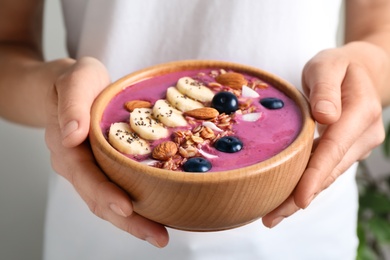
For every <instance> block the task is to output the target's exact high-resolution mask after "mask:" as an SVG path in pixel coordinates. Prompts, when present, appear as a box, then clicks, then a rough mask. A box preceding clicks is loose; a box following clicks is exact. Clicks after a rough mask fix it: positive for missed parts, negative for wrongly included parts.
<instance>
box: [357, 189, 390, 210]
mask: <svg viewBox="0 0 390 260" xmlns="http://www.w3.org/2000/svg"><path fill="white" fill-rule="evenodd" d="M359 205H360V207H361V208H362V209H371V210H372V211H373V212H374V214H386V213H388V212H390V199H389V198H388V197H387V196H386V195H385V194H382V193H379V192H378V191H377V190H371V189H370V190H369V191H367V192H366V193H365V194H364V196H361V197H360V199H359Z"/></svg>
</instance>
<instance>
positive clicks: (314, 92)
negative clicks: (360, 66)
mask: <svg viewBox="0 0 390 260" xmlns="http://www.w3.org/2000/svg"><path fill="white" fill-rule="evenodd" d="M347 67H348V65H347V64H346V62H345V61H344V60H342V59H339V58H338V57H335V55H333V53H329V52H323V53H320V54H318V55H317V56H315V57H314V58H313V59H312V60H310V61H309V62H308V63H307V64H306V66H305V68H304V70H303V73H302V84H303V88H304V91H305V93H306V95H308V98H309V101H310V104H311V109H312V114H313V117H314V118H315V120H316V121H317V122H319V123H321V124H332V123H335V122H336V121H337V120H338V119H339V118H340V116H341V86H342V83H343V80H344V78H345V74H346V70H347Z"/></svg>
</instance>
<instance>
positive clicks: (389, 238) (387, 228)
mask: <svg viewBox="0 0 390 260" xmlns="http://www.w3.org/2000/svg"><path fill="white" fill-rule="evenodd" d="M368 224H369V228H370V230H371V231H372V233H373V234H374V236H375V238H376V239H377V241H378V242H379V243H380V244H388V243H390V223H389V222H388V220H387V219H384V218H379V217H374V218H372V219H370V220H369V223H368Z"/></svg>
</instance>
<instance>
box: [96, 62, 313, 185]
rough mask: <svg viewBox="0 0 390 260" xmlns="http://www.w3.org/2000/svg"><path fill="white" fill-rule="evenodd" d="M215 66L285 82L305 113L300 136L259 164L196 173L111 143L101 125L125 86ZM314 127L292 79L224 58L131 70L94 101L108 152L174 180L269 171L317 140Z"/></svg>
mask: <svg viewBox="0 0 390 260" xmlns="http://www.w3.org/2000/svg"><path fill="white" fill-rule="evenodd" d="M213 68H214V69H231V70H233V71H235V72H242V73H247V74H250V75H253V76H255V77H259V78H260V79H262V80H264V81H266V82H267V83H269V84H271V85H272V86H274V87H276V88H278V89H280V88H281V86H283V87H284V89H283V92H284V93H285V94H286V95H287V96H289V97H290V98H292V99H293V100H294V102H295V103H296V104H297V105H298V107H299V109H300V111H301V113H302V128H301V131H300V132H299V134H298V136H297V137H296V138H295V139H294V141H293V142H292V143H291V144H290V145H288V146H287V147H286V148H285V149H284V150H282V151H281V152H279V153H278V154H276V155H274V156H272V157H270V158H268V159H266V160H264V161H261V162H259V163H256V164H252V165H249V166H245V167H242V168H238V169H231V170H226V171H211V172H205V173H194V172H181V171H172V170H166V169H160V168H156V167H151V166H148V165H146V164H142V163H140V162H137V161H135V160H133V159H131V158H128V157H127V156H126V155H124V154H122V153H120V152H119V151H117V150H116V149H115V148H114V147H112V146H111V145H110V144H109V142H108V140H107V139H106V138H105V137H104V135H103V132H102V131H101V126H100V121H101V117H102V115H103V112H104V109H105V107H106V106H107V104H108V103H109V102H110V100H111V99H112V98H113V97H114V96H115V95H117V94H118V93H119V92H120V91H121V90H123V89H125V88H127V87H130V86H131V85H134V84H136V83H138V82H141V81H143V80H146V79H148V78H151V77H154V76H158V75H163V74H167V73H172V72H177V71H184V70H196V69H213ZM286 90H287V91H286ZM107 97H109V98H107ZM314 128H315V122H314V120H313V118H312V116H311V109H310V106H309V103H308V100H307V98H306V97H305V96H304V95H303V94H302V93H301V91H300V90H299V89H297V88H296V87H295V86H293V85H292V84H291V83H290V82H288V81H286V80H284V79H282V78H280V77H278V76H276V75H274V74H272V73H270V72H268V71H265V70H263V69H260V68H256V67H253V66H249V65H244V64H240V63H235V62H229V61H222V60H180V61H171V62H166V63H160V64H157V65H154V66H149V67H146V68H144V69H141V70H138V71H135V72H133V73H130V74H127V75H126V76H124V77H122V78H120V79H118V80H117V81H115V82H113V83H111V84H110V85H109V86H107V87H106V88H105V89H104V90H103V91H102V92H101V93H100V94H99V95H98V97H97V98H96V99H95V101H94V103H93V105H92V108H91V123H90V135H93V137H94V138H95V139H96V141H97V142H98V144H99V146H100V148H101V150H102V151H103V152H104V153H105V155H106V156H108V157H109V158H111V159H113V160H115V161H120V163H121V164H123V166H124V167H129V168H132V169H134V170H136V171H138V172H142V173H143V174H147V175H149V176H150V177H157V178H160V179H161V178H163V179H170V180H172V181H175V180H177V181H180V182H183V181H185V182H205V181H207V182H222V181H232V180H235V179H239V178H241V177H242V175H243V174H245V176H248V175H251V174H256V175H257V174H259V173H261V172H266V171H268V170H269V169H270V168H272V167H274V166H275V165H280V164H282V163H283V162H285V161H288V160H289V159H290V158H292V157H294V155H295V154H296V153H298V152H299V151H300V150H302V149H304V146H305V144H306V142H312V141H313V139H314ZM183 175H184V176H183Z"/></svg>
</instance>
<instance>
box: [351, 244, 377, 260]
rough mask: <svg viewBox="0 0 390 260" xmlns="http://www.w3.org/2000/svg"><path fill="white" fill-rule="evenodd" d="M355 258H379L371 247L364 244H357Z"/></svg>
mask: <svg viewBox="0 0 390 260" xmlns="http://www.w3.org/2000/svg"><path fill="white" fill-rule="evenodd" d="M356 259H357V260H377V259H379V257H378V255H377V254H376V253H375V251H374V250H372V248H370V247H369V246H367V245H366V244H363V245H361V246H360V245H359V247H358V250H357V257H356Z"/></svg>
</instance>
